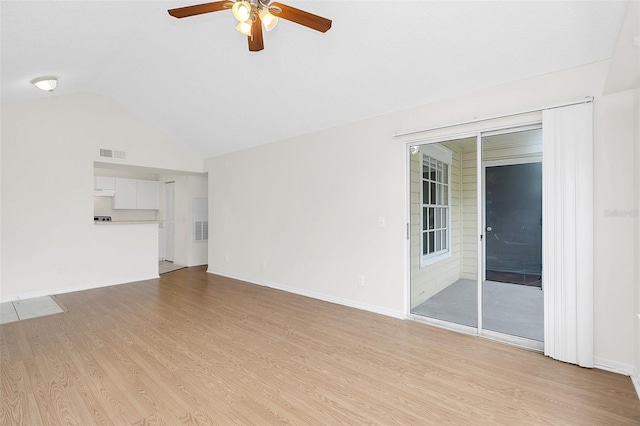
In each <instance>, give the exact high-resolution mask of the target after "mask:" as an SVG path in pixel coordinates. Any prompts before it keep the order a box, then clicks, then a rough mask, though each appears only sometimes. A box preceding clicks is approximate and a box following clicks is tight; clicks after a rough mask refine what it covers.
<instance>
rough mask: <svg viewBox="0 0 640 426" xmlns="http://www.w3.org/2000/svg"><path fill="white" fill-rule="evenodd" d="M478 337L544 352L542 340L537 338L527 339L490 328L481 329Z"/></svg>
mask: <svg viewBox="0 0 640 426" xmlns="http://www.w3.org/2000/svg"><path fill="white" fill-rule="evenodd" d="M480 337H484V338H485V339H489V340H493V341H496V342H500V343H506V344H508V345H511V346H517V347H519V348H524V349H529V350H533V351H538V352H544V342H540V341H538V340H533V339H527V338H525V337H519V336H513V335H511V334H505V333H500V332H497V331H491V330H486V329H485V330H482V334H480Z"/></svg>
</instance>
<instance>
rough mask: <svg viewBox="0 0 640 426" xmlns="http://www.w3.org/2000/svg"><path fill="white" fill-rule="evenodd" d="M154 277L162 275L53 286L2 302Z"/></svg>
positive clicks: (128, 282)
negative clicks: (69, 285) (59, 286)
mask: <svg viewBox="0 0 640 426" xmlns="http://www.w3.org/2000/svg"><path fill="white" fill-rule="evenodd" d="M154 278H160V275H158V274H156V275H149V276H143V277H132V278H126V279H123V280H110V281H100V282H97V283H88V284H81V285H76V286H71V287H61V288H52V289H47V290H42V291H32V292H29V293H22V294H18V295H16V296H11V297H8V298H6V299H2V300H1V301H0V302H2V303H4V302H15V301H16V300H26V299H33V298H36V297H43V296H52V295H55V294H64V293H73V292H74V291H82V290H91V289H94V288H100V287H109V286H112V285H120V284H130V283H133V282H137V281H146V280H152V279H154Z"/></svg>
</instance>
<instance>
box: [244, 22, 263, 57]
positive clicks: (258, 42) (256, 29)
mask: <svg viewBox="0 0 640 426" xmlns="http://www.w3.org/2000/svg"><path fill="white" fill-rule="evenodd" d="M247 38H248V39H249V51H250V52H259V51H261V50H262V49H264V40H263V39H262V23H261V22H260V19H256V20H255V21H253V23H252V24H251V35H250V36H249V37H247Z"/></svg>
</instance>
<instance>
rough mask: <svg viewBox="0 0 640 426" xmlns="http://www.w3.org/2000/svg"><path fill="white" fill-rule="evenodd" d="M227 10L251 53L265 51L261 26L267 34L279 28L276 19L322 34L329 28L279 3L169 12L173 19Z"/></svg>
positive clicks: (255, 1)
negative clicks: (247, 42)
mask: <svg viewBox="0 0 640 426" xmlns="http://www.w3.org/2000/svg"><path fill="white" fill-rule="evenodd" d="M228 9H231V12H232V13H233V16H234V17H235V18H236V19H237V20H238V25H236V30H238V31H239V32H241V33H242V34H244V35H246V36H247V38H248V40H249V50H250V51H251V52H257V51H260V50H262V49H264V41H263V38H262V26H263V25H264V29H265V30H266V31H271V30H272V29H273V28H274V27H275V26H276V25H277V24H278V19H279V18H282V19H285V20H287V21H291V22H295V23H296V24H300V25H303V26H305V27H307V28H311V29H313V30H316V31H320V32H323V33H325V32H327V31H328V30H329V29H330V28H331V20H330V19H326V18H323V17H321V16H317V15H314V14H312V13H309V12H305V11H304V10H300V9H296V8H295V7H291V6H287V5H285V4H282V3H271V2H270V1H269V0H232V1H229V0H223V1H216V2H213V3H203V4H197V5H193V6H186V7H179V8H177V9H170V10H168V12H169V15H171V16H173V17H175V18H186V17H188V16H194V15H201V14H203V13H210V12H219V11H221V10H228Z"/></svg>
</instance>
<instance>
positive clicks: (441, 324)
mask: <svg viewBox="0 0 640 426" xmlns="http://www.w3.org/2000/svg"><path fill="white" fill-rule="evenodd" d="M407 319H410V320H412V321H415V322H419V323H422V324H426V325H431V326H433V327H438V328H441V329H443V330H449V331H455V332H458V333H464V334H469V335H471V336H478V329H477V328H475V327H470V326H468V325H462V324H456V323H455V322H449V321H443V320H439V319H436V318H429V317H424V316H422V315H416V314H411V313H410V314H409V315H408V316H407Z"/></svg>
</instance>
